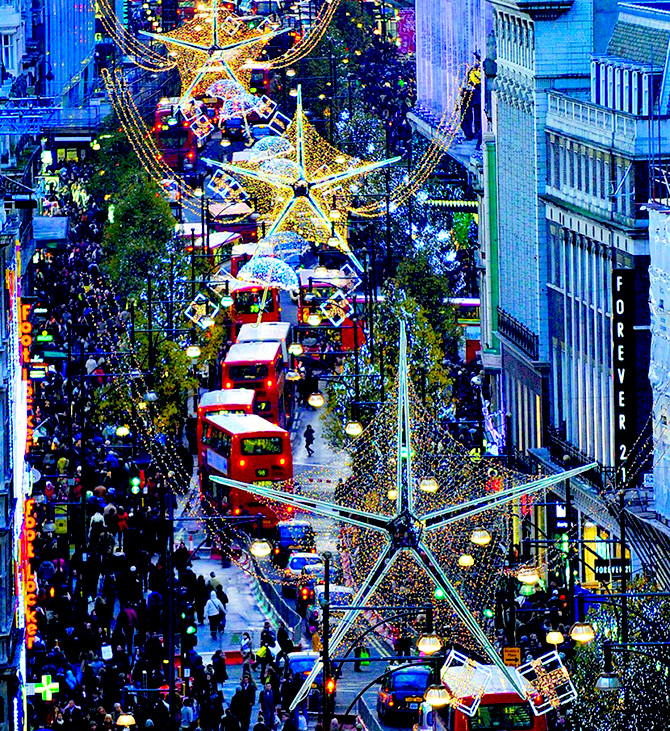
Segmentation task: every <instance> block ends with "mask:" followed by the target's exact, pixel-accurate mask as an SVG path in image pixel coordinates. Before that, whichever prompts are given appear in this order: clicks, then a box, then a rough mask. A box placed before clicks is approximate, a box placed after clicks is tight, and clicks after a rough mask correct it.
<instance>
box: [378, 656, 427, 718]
mask: <svg viewBox="0 0 670 731" xmlns="http://www.w3.org/2000/svg"><path fill="white" fill-rule="evenodd" d="M392 668H393V666H392V665H391V666H389V667H388V668H387V671H388V670H391V669H392ZM431 677H432V670H431V669H430V668H429V667H428V666H426V665H417V666H416V667H411V668H402V669H401V670H396V671H395V672H392V673H391V674H389V675H387V676H386V678H385V679H384V680H383V681H382V684H381V687H380V689H379V693H378V694H377V715H378V716H379V720H380V721H381V722H382V723H386V722H387V721H391V720H393V722H394V723H400V722H403V723H406V725H407V726H410V725H411V724H412V723H414V722H416V721H417V720H418V717H419V707H420V706H421V704H422V703H423V696H424V693H425V692H426V688H427V687H428V686H429V685H430V682H431Z"/></svg>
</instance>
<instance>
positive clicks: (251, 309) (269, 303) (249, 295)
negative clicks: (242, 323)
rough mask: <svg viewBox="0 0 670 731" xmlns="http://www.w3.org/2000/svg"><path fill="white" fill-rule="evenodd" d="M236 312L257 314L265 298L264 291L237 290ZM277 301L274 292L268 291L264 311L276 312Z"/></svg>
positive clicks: (239, 313)
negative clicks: (275, 301)
mask: <svg viewBox="0 0 670 731" xmlns="http://www.w3.org/2000/svg"><path fill="white" fill-rule="evenodd" d="M234 296H235V312H236V313H237V314H238V315H257V314H258V313H259V312H260V309H261V301H262V299H263V293H262V292H260V291H259V292H236V293H235V295H234ZM274 311H275V303H274V297H273V296H272V292H269V293H268V296H267V298H266V299H265V306H264V308H263V312H274Z"/></svg>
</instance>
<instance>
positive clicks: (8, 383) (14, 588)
mask: <svg viewBox="0 0 670 731" xmlns="http://www.w3.org/2000/svg"><path fill="white" fill-rule="evenodd" d="M7 182H9V185H10V186H11V187H15V186H16V184H15V183H13V182H12V181H7V179H0V185H1V186H2V192H3V196H5V197H6V196H10V195H11V191H9V190H8V189H7V186H6V183H7ZM18 194H19V195H22V192H21V191H20V190H19V191H18ZM3 213H4V210H3ZM23 213H24V214H25V212H23ZM3 218H4V220H3V222H2V227H1V229H0V264H1V266H2V271H3V275H4V276H3V279H4V296H3V297H2V298H0V299H1V301H0V330H1V331H2V341H3V342H4V343H5V344H6V347H5V348H3V349H2V352H1V353H0V432H1V433H2V440H1V441H0V444H2V449H0V597H1V600H0V731H19V729H21V728H23V727H24V721H25V715H24V709H25V695H24V694H25V682H26V679H27V675H26V641H25V604H24V601H23V592H22V591H21V590H20V588H19V587H22V586H23V577H22V573H21V564H22V556H21V546H22V543H23V542H22V540H21V538H22V535H23V531H24V502H25V499H26V497H27V490H28V486H29V468H28V467H27V464H26V461H25V454H26V445H27V434H28V424H29V419H30V418H31V417H29V416H28V408H29V404H28V401H29V397H30V394H29V388H28V383H27V381H26V380H25V379H24V371H23V368H22V346H21V339H22V334H21V331H22V328H21V322H22V310H23V308H22V303H21V280H22V274H23V272H24V271H25V270H26V269H27V267H28V266H29V265H30V257H29V255H28V261H27V262H26V261H23V263H22V258H21V252H22V248H23V249H24V248H25V245H26V244H27V243H28V242H29V241H30V218H29V216H27V215H19V214H18V213H16V212H11V213H10V215H9V216H7V215H4V216H3ZM24 258H25V257H24ZM23 337H25V334H24V335H23Z"/></svg>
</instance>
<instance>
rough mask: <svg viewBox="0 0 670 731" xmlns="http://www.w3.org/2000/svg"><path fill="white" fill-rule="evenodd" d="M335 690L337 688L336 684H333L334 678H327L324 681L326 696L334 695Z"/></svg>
mask: <svg viewBox="0 0 670 731" xmlns="http://www.w3.org/2000/svg"><path fill="white" fill-rule="evenodd" d="M336 688H337V683H336V682H335V678H327V679H326V694H327V695H334V694H335V689H336Z"/></svg>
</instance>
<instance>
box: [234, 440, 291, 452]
mask: <svg viewBox="0 0 670 731" xmlns="http://www.w3.org/2000/svg"><path fill="white" fill-rule="evenodd" d="M283 449H284V440H283V439H282V438H281V437H247V438H246V439H242V442H241V445H240V452H241V453H242V454H244V455H259V454H281V453H282V451H283Z"/></svg>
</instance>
